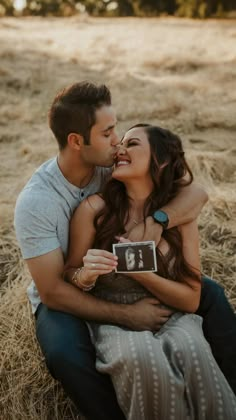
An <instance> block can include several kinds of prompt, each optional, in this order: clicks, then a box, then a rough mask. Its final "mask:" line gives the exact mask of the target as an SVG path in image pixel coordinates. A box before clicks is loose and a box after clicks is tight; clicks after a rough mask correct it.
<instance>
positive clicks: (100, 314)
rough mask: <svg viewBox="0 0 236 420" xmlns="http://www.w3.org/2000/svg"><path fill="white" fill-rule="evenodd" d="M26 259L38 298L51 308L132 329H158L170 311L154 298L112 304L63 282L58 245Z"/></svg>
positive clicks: (62, 264) (86, 318) (61, 260)
mask: <svg viewBox="0 0 236 420" xmlns="http://www.w3.org/2000/svg"><path fill="white" fill-rule="evenodd" d="M26 262H27V265H28V268H29V270H30V273H31V275H32V277H33V279H34V281H35V283H36V287H37V289H38V291H39V295H40V298H41V300H42V302H43V303H44V304H45V305H47V306H48V307H49V308H51V309H54V310H58V311H62V312H67V313H71V314H73V315H75V316H78V317H79V318H83V319H85V320H93V321H97V322H100V323H109V324H117V325H125V326H126V327H128V328H130V329H133V330H158V329H159V328H160V327H161V325H162V324H163V323H165V322H166V321H167V320H168V317H169V316H170V315H171V313H172V311H171V310H168V309H163V308H160V307H159V306H158V301H157V299H155V298H147V299H143V300H141V301H139V302H137V303H135V304H133V305H121V304H115V303H112V302H107V301H103V300H101V299H97V298H95V297H94V296H92V295H91V294H89V293H85V292H82V291H81V290H79V289H78V288H77V287H75V286H73V285H72V284H69V283H66V282H65V281H64V279H63V271H64V261H63V255H62V251H61V249H60V248H58V249H56V250H54V251H51V252H49V253H47V254H45V255H42V256H40V257H35V258H30V259H27V260H26Z"/></svg>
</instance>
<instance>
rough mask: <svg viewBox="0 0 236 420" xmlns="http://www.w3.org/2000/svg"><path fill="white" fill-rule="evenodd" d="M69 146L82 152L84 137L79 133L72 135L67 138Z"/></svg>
mask: <svg viewBox="0 0 236 420" xmlns="http://www.w3.org/2000/svg"><path fill="white" fill-rule="evenodd" d="M67 143H68V146H69V147H70V148H72V149H74V150H80V148H81V145H82V144H83V137H82V136H81V135H80V134H77V133H70V134H69V135H68V137H67Z"/></svg>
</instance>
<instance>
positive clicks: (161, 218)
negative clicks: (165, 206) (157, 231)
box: [154, 210, 168, 223]
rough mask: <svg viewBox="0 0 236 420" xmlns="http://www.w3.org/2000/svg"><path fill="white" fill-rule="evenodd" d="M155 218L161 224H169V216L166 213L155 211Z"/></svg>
mask: <svg viewBox="0 0 236 420" xmlns="http://www.w3.org/2000/svg"><path fill="white" fill-rule="evenodd" d="M154 218H155V219H156V220H157V221H158V222H160V223H165V222H168V216H167V214H166V213H165V212H164V211H161V210H157V211H155V213H154Z"/></svg>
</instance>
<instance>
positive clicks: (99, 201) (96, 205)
mask: <svg viewBox="0 0 236 420" xmlns="http://www.w3.org/2000/svg"><path fill="white" fill-rule="evenodd" d="M80 206H82V207H83V208H84V209H86V210H87V211H90V212H93V213H96V214H97V213H99V212H100V211H101V210H102V209H103V208H104V207H105V201H104V200H103V198H102V196H101V194H92V195H89V196H88V197H87V198H85V199H84V200H83V201H82V203H81V204H80Z"/></svg>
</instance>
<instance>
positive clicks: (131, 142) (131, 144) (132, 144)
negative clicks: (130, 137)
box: [127, 141, 137, 147]
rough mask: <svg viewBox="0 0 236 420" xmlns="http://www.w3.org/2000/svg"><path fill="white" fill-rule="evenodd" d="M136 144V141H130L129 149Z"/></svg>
mask: <svg viewBox="0 0 236 420" xmlns="http://www.w3.org/2000/svg"><path fill="white" fill-rule="evenodd" d="M136 144H137V143H136V142H135V141H130V142H129V143H128V144H127V147H129V146H136Z"/></svg>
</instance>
